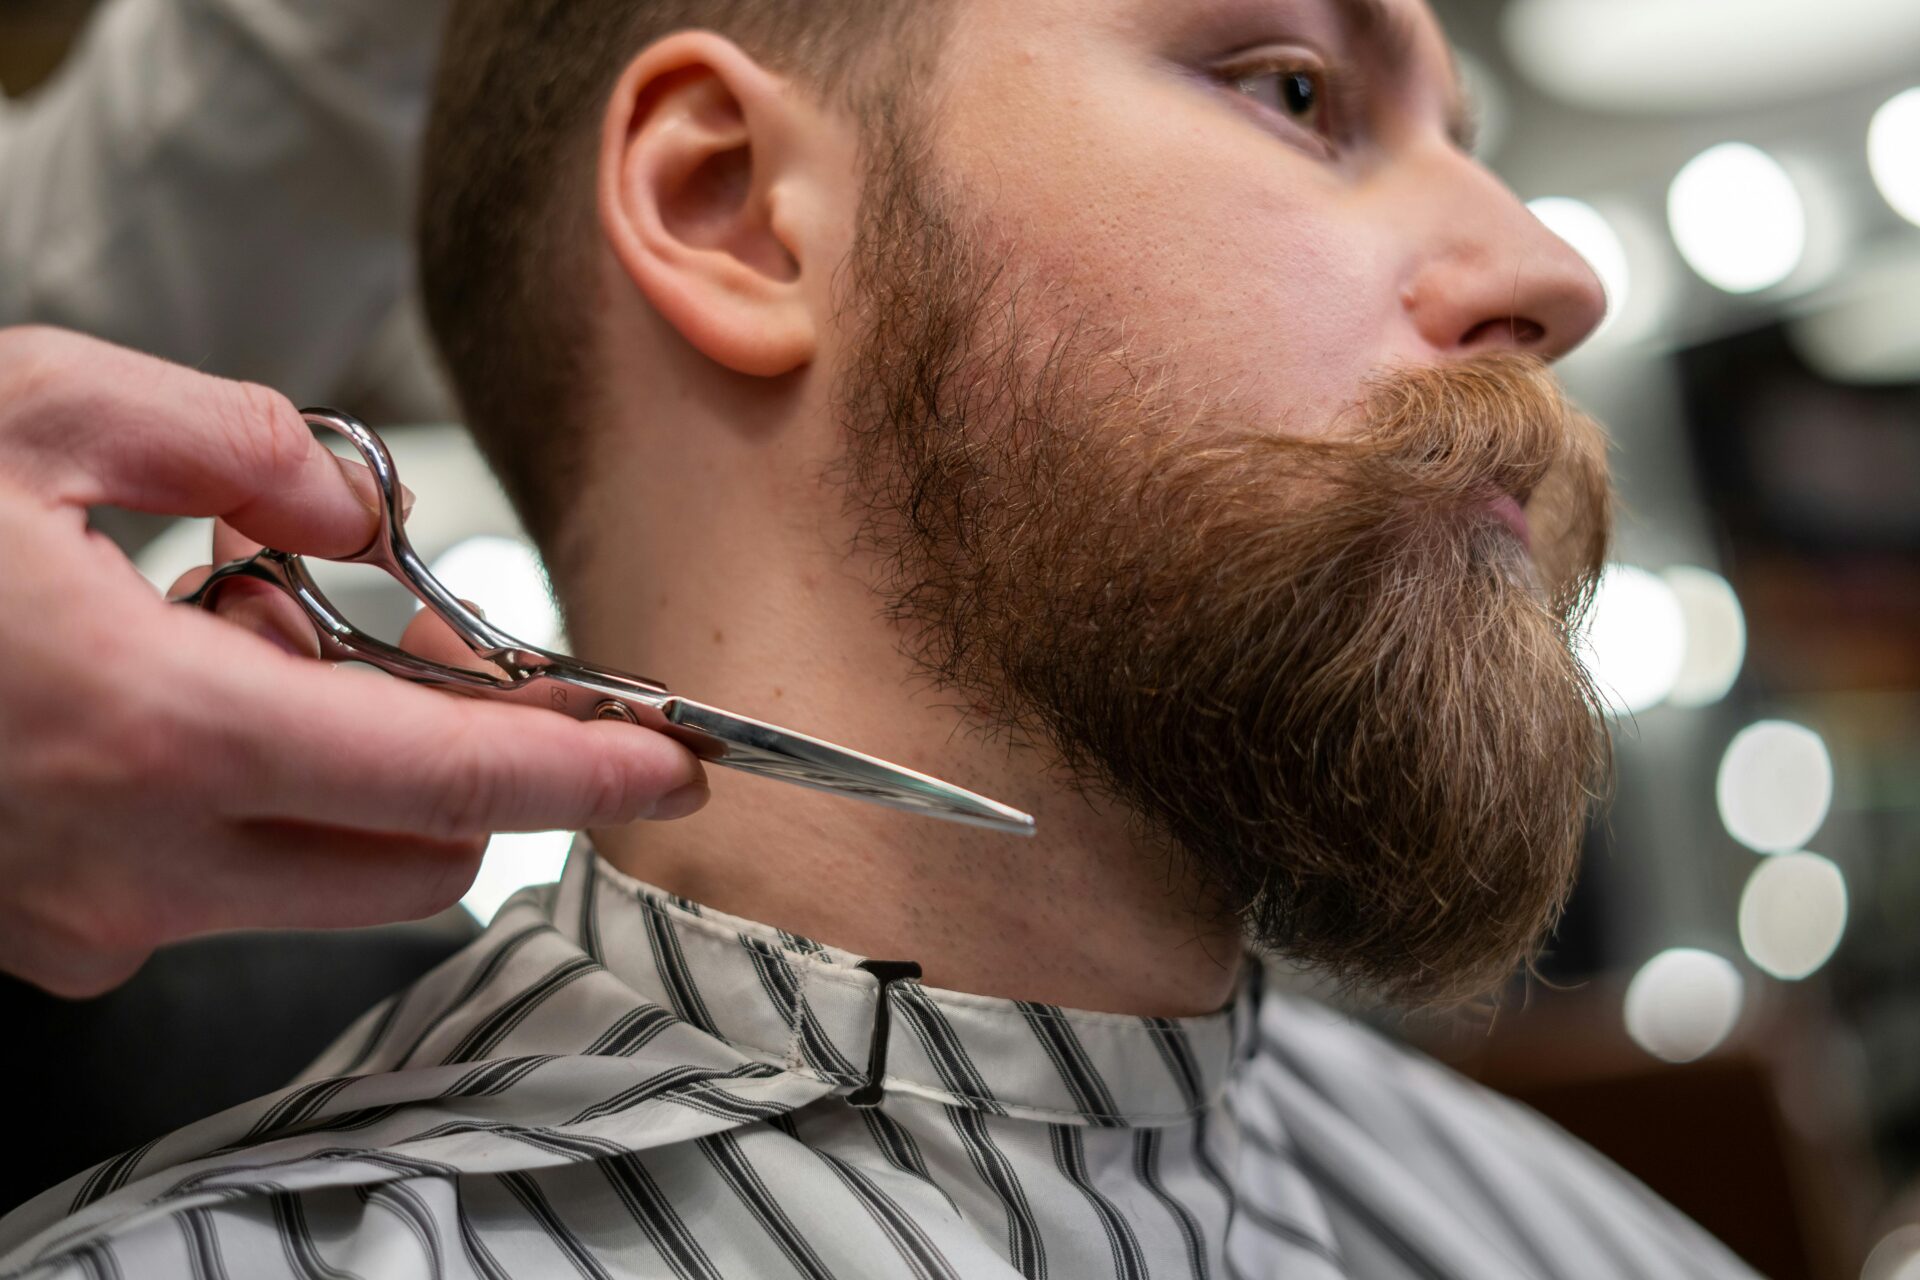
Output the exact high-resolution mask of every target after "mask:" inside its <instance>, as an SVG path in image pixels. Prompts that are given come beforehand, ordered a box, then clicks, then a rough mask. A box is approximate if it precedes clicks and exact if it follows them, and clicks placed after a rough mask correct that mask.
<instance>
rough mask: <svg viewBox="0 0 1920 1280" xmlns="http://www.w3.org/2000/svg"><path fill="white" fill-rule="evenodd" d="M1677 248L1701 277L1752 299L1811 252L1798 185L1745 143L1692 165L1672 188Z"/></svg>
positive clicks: (1670, 212) (1711, 151)
mask: <svg viewBox="0 0 1920 1280" xmlns="http://www.w3.org/2000/svg"><path fill="white" fill-rule="evenodd" d="M1667 223H1668V226H1669V227H1670V228H1671V230H1672V232H1673V242H1674V244H1675V246H1677V247H1678V248H1679V250H1680V256H1681V257H1682V258H1685V259H1686V261H1687V265H1688V266H1690V267H1692V268H1693V269H1694V271H1695V272H1696V273H1698V274H1699V276H1700V278H1701V279H1703V280H1705V281H1706V282H1707V283H1708V284H1711V285H1713V286H1714V287H1715V288H1717V289H1723V290H1725V291H1726V292H1728V293H1755V292H1758V291H1759V290H1761V289H1768V288H1771V287H1773V286H1774V285H1776V284H1779V283H1780V282H1781V281H1783V280H1785V279H1786V278H1787V277H1788V276H1790V275H1792V274H1793V271H1794V268H1795V267H1798V266H1799V265H1800V260H1801V258H1802V256H1804V255H1805V253H1806V249H1807V210H1806V204H1805V202H1804V201H1803V200H1802V198H1801V196H1800V191H1799V188H1797V187H1796V186H1794V183H1793V179H1792V177H1790V176H1789V175H1788V173H1787V171H1786V170H1785V169H1784V168H1782V167H1781V166H1780V162H1779V161H1777V160H1775V159H1774V158H1773V157H1772V156H1770V155H1768V154H1767V153H1766V152H1764V151H1762V150H1760V148H1758V147H1755V146H1749V145H1748V144H1746V143H1744V142H1726V143H1722V144H1721V145H1719V146H1717V147H1710V148H1708V149H1707V150H1706V151H1703V152H1701V153H1700V154H1699V155H1697V156H1695V157H1694V158H1693V159H1692V160H1689V161H1688V162H1687V164H1686V166H1685V167H1684V168H1682V169H1681V170H1680V173H1679V175H1678V176H1677V177H1675V178H1674V180H1673V185H1672V186H1671V187H1669V188H1668V190H1667Z"/></svg>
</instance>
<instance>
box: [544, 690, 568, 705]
mask: <svg viewBox="0 0 1920 1280" xmlns="http://www.w3.org/2000/svg"><path fill="white" fill-rule="evenodd" d="M547 704H548V705H549V706H551V707H552V708H553V709H554V710H555V711H565V710H566V709H567V691H566V690H565V689H562V688H559V687H557V686H556V687H555V688H551V689H548V690H547Z"/></svg>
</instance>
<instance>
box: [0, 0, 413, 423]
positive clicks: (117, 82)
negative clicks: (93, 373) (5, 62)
mask: <svg viewBox="0 0 1920 1280" xmlns="http://www.w3.org/2000/svg"><path fill="white" fill-rule="evenodd" d="M443 11H444V0H111V3H108V4H107V5H105V6H103V8H102V9H101V10H100V12H99V14H98V15H97V17H96V18H95V19H94V21H93V22H92V24H91V26H90V27H89V29H88V30H87V32H86V34H85V36H84V38H83V39H82V41H81V43H80V45H79V47H78V48H76V49H75V51H74V53H73V56H72V57H71V58H70V59H69V61H68V63H67V65H66V66H65V67H63V68H62V70H61V72H60V74H59V75H58V76H57V77H56V78H55V79H54V80H53V81H52V82H51V83H50V84H48V85H47V86H45V87H44V88H43V89H41V90H40V91H39V92H37V93H35V94H34V95H32V96H30V97H28V98H26V99H24V100H22V101H19V102H15V103H12V104H10V105H9V106H8V107H7V109H6V110H5V111H0V324H12V323H20V322H25V321H35V322H41V323H48V324H58V325H64V326H67V327H70V328H75V329H80V330H83V331H86V332H89V333H93V334H97V335H99V336H101V337H104V338H107V339H110V340H113V341H116V342H121V343H124V344H126V345H129V346H133V347H137V348H140V349H142V350H147V351H152V352H155V353H157V354H160V355H164V356H167V357H169V358H171V359H175V360H179V361H182V362H185V363H188V364H192V365H195V366H198V367H201V368H204V369H206V370H208V371H209V372H215V373H220V374H225V375H228V376H234V377H245V378H251V379H255V380H257V381H262V382H266V383H269V384H271V385H273V386H275V387H278V388H280V389H281V390H283V391H285V392H286V393H287V394H288V395H290V396H292V397H293V398H294V399H295V400H296V401H339V400H345V399H350V398H355V397H356V395H358V396H365V395H367V394H369V393H371V394H373V395H375V396H376V397H381V398H384V399H385V400H387V401H389V402H391V404H390V408H391V410H392V412H391V414H388V415H377V416H390V417H398V416H412V417H415V418H425V417H435V416H441V415H442V414H443V413H444V403H445V402H444V399H442V395H441V392H440V391H439V387H438V383H437V381H436V380H435V379H434V378H433V376H432V373H431V370H430V368H429V367H428V362H427V360H426V357H425V346H424V343H422V342H421V340H420V337H419V326H418V324H417V323H416V322H415V321H414V320H413V314H414V310H415V309H414V308H413V306H412V305H411V292H412V265H411V254H410V249H409V226H410V220H411V212H410V202H411V199H412V192H413V173H414V165H415V155H414V152H415V147H416V145H417V143H418V139H419V136H420V131H421V126H422V124H423V122H424V112H425V104H426V93H427V84H428V78H429V74H430V69H431V66H432V62H433V56H434V51H435V47H436V44H437V39H438V32H439V26H440V21H441V18H442V15H443Z"/></svg>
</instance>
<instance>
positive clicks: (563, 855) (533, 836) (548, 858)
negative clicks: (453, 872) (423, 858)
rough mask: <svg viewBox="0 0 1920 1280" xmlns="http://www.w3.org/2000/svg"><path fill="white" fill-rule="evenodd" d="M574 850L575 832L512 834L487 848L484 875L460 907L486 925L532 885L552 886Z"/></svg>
mask: <svg viewBox="0 0 1920 1280" xmlns="http://www.w3.org/2000/svg"><path fill="white" fill-rule="evenodd" d="M572 846H573V832H571V831H508V832H502V833H501V834H499V835H497V836H495V837H494V838H493V839H492V840H491V841H489V842H488V844H487V856H486V857H485V858H484V859H482V860H481V863H480V874H479V875H478V876H476V877H474V881H473V887H472V888H470V889H468V890H467V893H466V896H465V897H463V898H461V899H460V905H461V906H463V907H465V908H466V909H467V910H468V912H470V913H471V914H472V916H473V918H474V919H475V920H478V921H479V922H480V923H481V924H483V925H484V924H486V923H488V922H489V921H491V920H492V919H493V916H494V913H495V912H497V911H498V910H500V907H501V904H502V903H504V902H506V900H507V899H508V898H511V897H512V896H513V895H514V894H516V893H518V892H520V890H522V889H524V888H526V887H527V886H528V885H530V884H552V883H553V882H554V881H555V880H558V879H559V878H560V869H561V868H562V867H563V866H565V865H566V861H567V850H568V849H569V848H571V847H572Z"/></svg>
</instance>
